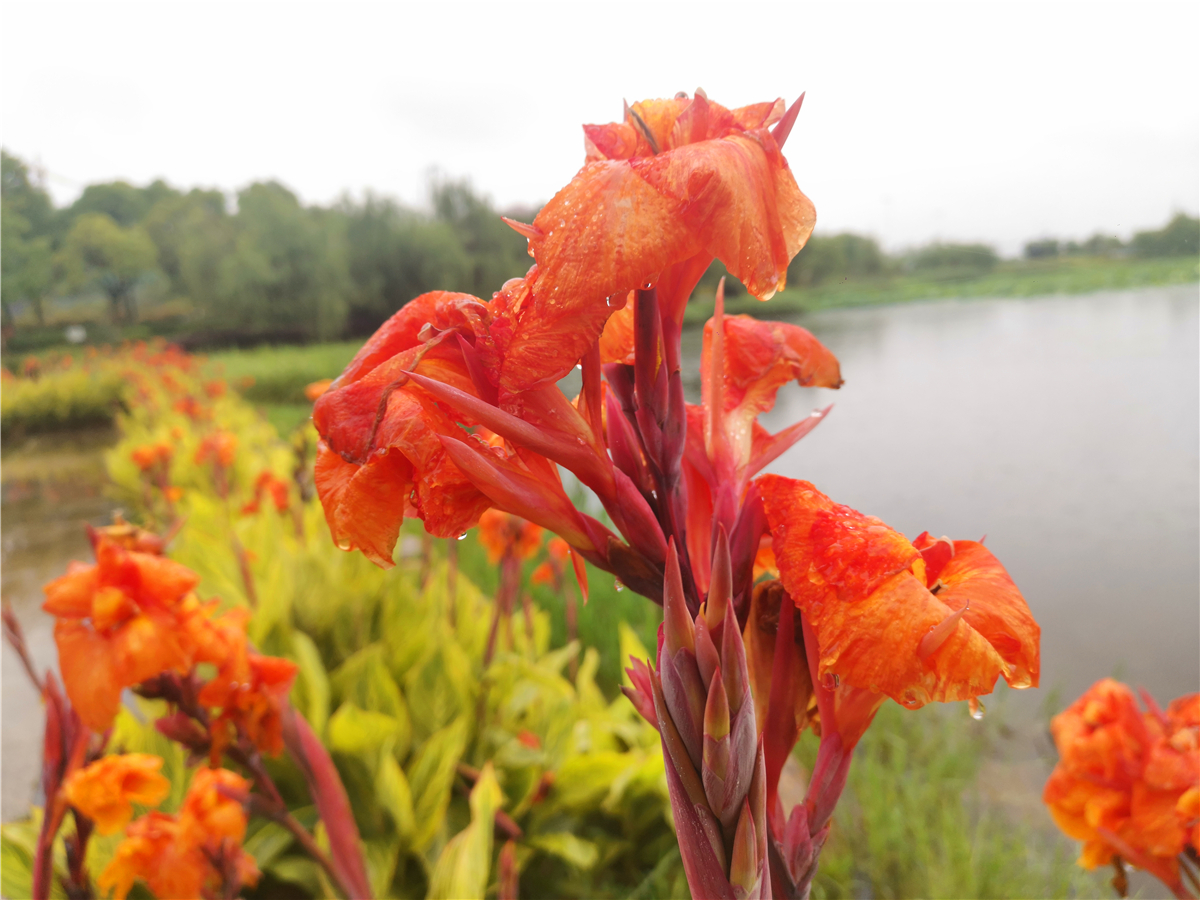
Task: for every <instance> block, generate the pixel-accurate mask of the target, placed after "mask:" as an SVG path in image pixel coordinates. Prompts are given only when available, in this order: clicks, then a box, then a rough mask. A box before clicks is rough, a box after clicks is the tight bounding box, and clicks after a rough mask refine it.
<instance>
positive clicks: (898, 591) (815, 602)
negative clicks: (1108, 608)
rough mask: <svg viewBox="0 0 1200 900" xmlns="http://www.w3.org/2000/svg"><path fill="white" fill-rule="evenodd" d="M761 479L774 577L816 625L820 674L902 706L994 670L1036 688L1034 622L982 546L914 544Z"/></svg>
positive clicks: (983, 679) (964, 686) (965, 690)
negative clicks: (777, 576)
mask: <svg viewBox="0 0 1200 900" xmlns="http://www.w3.org/2000/svg"><path fill="white" fill-rule="evenodd" d="M759 484H760V488H761V492H762V498H763V503H764V505H765V507H766V513H767V518H768V521H769V522H770V527H771V534H772V545H773V549H774V553H775V559H776V561H777V563H778V565H779V572H780V577H781V578H782V580H783V584H784V586H785V587H786V588H787V590H788V593H789V594H791V596H792V599H793V600H794V601H795V604H796V606H797V607H799V608H800V609H801V610H803V611H804V613H805V615H806V616H807V618H808V620H809V622H810V623H811V625H812V628H813V630H814V632H815V633H816V637H817V639H818V643H819V645H820V652H821V655H820V664H819V674H820V676H821V677H822V678H825V677H830V678H833V677H834V676H836V679H837V680H838V681H839V682H840V683H844V684H846V685H849V686H851V687H855V688H860V689H863V690H868V691H871V692H875V693H882V694H887V695H888V696H889V697H891V698H892V699H894V700H896V701H897V702H899V703H902V704H903V705H904V706H907V707H909V708H910V709H915V708H917V707H919V706H923V705H924V704H926V703H929V702H931V701H940V702H945V701H949V700H967V699H973V698H975V697H978V696H979V695H980V694H987V693H989V692H991V690H992V689H993V687H994V686H995V683H996V679H997V678H998V677H999V676H1001V675H1003V676H1004V678H1005V680H1006V681H1008V683H1009V684H1010V685H1012V686H1013V687H1018V688H1021V687H1031V686H1036V684H1037V680H1038V660H1039V657H1038V642H1039V638H1040V629H1039V628H1038V625H1037V623H1036V622H1035V621H1034V620H1033V616H1032V615H1031V614H1030V612H1029V607H1028V606H1027V605H1026V603H1025V600H1024V598H1023V597H1022V596H1021V593H1020V591H1019V590H1017V587H1016V585H1014V584H1013V582H1012V579H1010V578H1009V577H1008V574H1007V573H1006V572H1005V571H1004V568H1003V566H1001V565H1000V563H999V561H998V560H997V559H996V558H995V557H994V556H992V554H991V553H989V552H988V551H987V550H985V549H984V548H983V546H982V545H981V544H977V543H975V542H973V541H954V542H949V541H946V542H945V544H944V545H942V544H941V543H940V542H935V543H937V544H938V546H937V547H933V548H932V549H930V548H929V547H928V546H927V548H926V549H925V550H922V549H919V548H918V547H917V546H914V545H913V544H912V543H910V542H909V541H908V540H906V539H905V537H904V536H903V535H902V534H900V533H899V532H896V531H893V530H892V529H890V528H888V527H887V526H886V525H884V524H883V523H882V522H881V521H879V520H878V519H876V518H874V517H871V516H864V515H863V514H862V513H860V512H857V511H856V510H853V509H850V508H849V507H847V506H842V505H841V504H837V503H834V502H833V501H831V500H830V499H829V498H828V497H826V496H825V495H824V494H822V493H821V492H820V491H818V490H817V489H816V488H814V487H813V486H812V485H811V484H809V483H808V482H806V481H794V480H792V479H790V478H783V477H781V476H778V475H765V476H763V478H762V479H761V480H760V482H759ZM922 543H923V544H928V540H927V536H924V535H923V536H922ZM927 557H928V560H927ZM930 571H935V573H936V574H935V577H934V579H933V581H932V582H931V581H930V579H929V577H928V573H929V572H930ZM939 581H940V582H941V583H940V584H939V583H938V582H939Z"/></svg>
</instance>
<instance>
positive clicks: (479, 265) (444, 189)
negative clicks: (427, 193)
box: [433, 181, 533, 300]
mask: <svg viewBox="0 0 1200 900" xmlns="http://www.w3.org/2000/svg"><path fill="white" fill-rule="evenodd" d="M433 210H434V216H435V217H436V219H437V220H438V221H439V222H444V223H445V224H446V225H448V226H450V227H451V228H452V229H453V230H454V233H455V234H456V235H457V236H458V239H459V241H460V242H461V243H462V247H463V250H464V251H466V254H467V256H468V258H469V259H470V271H469V273H468V278H467V283H466V284H464V285H463V286H462V288H461V289H462V290H464V291H468V292H470V293H472V294H475V295H476V296H478V297H482V298H484V299H485V300H486V299H488V298H490V297H491V296H492V294H493V293H494V292H495V291H498V290H500V286H501V285H502V284H503V283H504V282H505V281H507V280H508V279H510V278H516V277H519V276H521V275H524V274H525V272H526V271H527V270H528V269H529V267H530V265H532V263H533V260H531V259H530V258H529V253H528V243H527V241H526V240H525V238H523V237H521V236H520V235H519V234H517V233H516V232H515V231H513V230H512V229H511V228H509V227H508V226H507V225H505V224H504V222H503V221H502V220H501V219H500V216H499V214H498V213H497V212H496V210H495V209H494V208H493V207H492V205H491V203H490V202H489V201H488V200H487V199H486V198H484V197H481V196H479V195H478V194H476V193H475V192H474V190H472V188H471V186H470V184H468V183H467V182H465V181H445V182H441V183H439V184H435V185H434V187H433Z"/></svg>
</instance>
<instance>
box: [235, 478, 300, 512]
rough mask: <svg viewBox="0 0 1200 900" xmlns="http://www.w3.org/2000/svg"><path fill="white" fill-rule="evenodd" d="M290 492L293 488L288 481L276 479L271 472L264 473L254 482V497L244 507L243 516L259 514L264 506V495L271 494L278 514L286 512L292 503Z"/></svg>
mask: <svg viewBox="0 0 1200 900" xmlns="http://www.w3.org/2000/svg"><path fill="white" fill-rule="evenodd" d="M290 491H291V488H290V487H289V486H288V483H287V482H286V481H284V480H283V479H281V478H276V477H275V475H274V474H273V473H271V472H269V471H267V472H262V473H261V474H260V475H259V476H258V478H257V479H255V481H254V496H253V497H252V498H251V499H250V501H249V502H248V503H246V504H245V505H244V506H243V507H242V515H250V514H252V513H256V512H258V510H259V508H260V507H261V506H262V498H263V494H264V493H266V494H270V496H271V502H272V503H273V504H274V505H275V510H276V511H277V512H286V511H287V508H288V505H289V504H290V502H291V498H290V496H289V493H290Z"/></svg>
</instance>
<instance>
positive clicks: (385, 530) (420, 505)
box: [313, 291, 490, 567]
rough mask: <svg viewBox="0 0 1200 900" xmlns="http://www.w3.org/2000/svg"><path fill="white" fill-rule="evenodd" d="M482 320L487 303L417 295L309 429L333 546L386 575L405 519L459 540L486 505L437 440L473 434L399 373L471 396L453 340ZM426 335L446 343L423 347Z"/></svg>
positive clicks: (442, 294)
mask: <svg viewBox="0 0 1200 900" xmlns="http://www.w3.org/2000/svg"><path fill="white" fill-rule="evenodd" d="M486 315H487V309H486V306H485V305H484V303H483V301H481V300H479V299H477V298H475V297H471V296H470V295H468V294H456V293H451V292H449V291H435V292H433V293H430V294H424V295H422V296H420V297H417V298H416V299H415V300H412V301H410V302H409V303H407V304H406V305H405V306H404V307H403V308H402V309H401V310H400V311H399V312H397V313H396V314H395V315H394V316H392V318H391V319H389V320H388V321H387V322H386V323H384V325H383V326H382V327H381V328H380V329H379V331H377V332H376V333H375V335H374V336H373V337H372V338H371V339H370V340H369V341H367V343H366V344H365V345H364V346H363V348H362V349H361V350H360V351H359V352H358V354H357V355H356V356H355V357H354V359H353V360H352V361H351V362H350V365H349V366H347V367H346V370H345V371H344V372H343V373H342V374H341V376H340V377H339V378H337V379H336V380H335V381H334V382H333V384H331V385H330V387H329V390H328V391H326V392H325V393H324V394H322V395H321V396H320V397H319V398H318V399H317V401H316V403H315V404H314V406H313V424H314V425H315V426H316V428H317V431H318V432H319V433H320V434H321V437H322V440H321V442H320V443H319V444H318V448H317V462H316V471H315V481H316V487H317V493H318V494H319V495H320V497H321V503H322V505H323V506H324V508H325V517H326V520H327V521H328V523H329V529H330V531H331V532H332V534H333V537H334V540H335V542H336V543H337V544H338V546H340V547H343V548H344V549H350V548H352V547H357V548H358V549H360V550H362V552H363V553H364V554H365V555H366V556H367V557H368V558H369V559H371V560H372V561H373V562H375V563H376V564H378V565H381V566H385V567H390V566H391V565H392V551H393V549H394V548H395V545H396V540H397V538H398V537H399V533H400V524H401V522H402V521H403V519H404V517H405V516H406V515H408V516H419V517H420V518H422V519H423V520H424V522H425V527H426V529H427V530H428V531H429V532H430V534H433V535H436V536H438V537H457V536H458V535H460V534H462V533H463V532H465V531H466V530H467V529H468V528H469V527H471V526H472V525H473V524H475V522H476V521H477V520H478V518H479V514H480V513H481V512H482V511H483V510H484V509H486V508H487V507H488V506H489V505H490V504H489V503H488V500H487V498H486V497H484V495H483V494H481V493H480V492H479V490H478V489H477V488H476V487H474V485H472V484H471V482H470V481H469V480H468V479H467V477H466V476H465V475H464V474H463V473H462V471H461V470H460V469H459V468H458V467H457V466H456V465H455V463H454V462H453V461H452V460H451V458H450V456H449V455H448V453H447V451H446V448H445V447H444V446H443V444H442V441H441V439H440V437H439V436H440V435H456V436H459V438H460V439H466V438H468V437H469V435H467V434H466V433H465V432H464V431H463V430H462V429H461V428H460V427H459V425H458V421H457V419H456V417H454V416H451V415H449V414H448V413H447V412H446V411H445V409H444V408H443V407H442V406H441V404H439V403H438V402H437V401H436V400H435V399H434V398H433V397H432V396H430V395H429V394H428V393H427V392H426V391H424V390H422V389H421V388H420V387H418V386H416V385H415V384H413V383H411V382H410V381H406V374H405V373H406V372H408V371H409V370H411V369H416V370H417V371H421V372H426V373H429V374H431V375H433V376H436V377H437V378H438V379H439V380H441V381H444V382H447V383H449V384H452V385H454V386H455V387H457V388H459V389H460V390H464V391H468V392H471V393H472V394H474V392H475V387H474V384H473V381H472V379H471V375H470V373H469V372H468V370H467V366H466V363H465V361H464V358H463V355H462V351H461V349H460V348H459V345H458V344H457V343H456V342H455V341H454V340H453V338H454V336H455V334H456V333H458V330H459V329H462V330H466V331H467V333H468V334H471V335H474V334H475V325H476V323H479V322H481V321H482V318H483V317H485V316H486ZM481 328H482V326H481ZM484 330H486V329H484ZM423 333H424V334H425V335H428V336H429V337H430V338H432V337H434V336H436V335H437V334H442V335H444V336H445V337H446V338H449V339H450V340H440V339H439V340H436V341H434V340H431V344H432V346H431V345H427V344H426V340H425V337H423ZM470 424H473V423H470Z"/></svg>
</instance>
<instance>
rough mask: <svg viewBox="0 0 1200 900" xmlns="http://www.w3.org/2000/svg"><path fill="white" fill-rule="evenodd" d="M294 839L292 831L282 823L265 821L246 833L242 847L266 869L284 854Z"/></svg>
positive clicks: (259, 865)
mask: <svg viewBox="0 0 1200 900" xmlns="http://www.w3.org/2000/svg"><path fill="white" fill-rule="evenodd" d="M294 840H295V838H293V837H292V833H291V832H290V831H288V830H287V829H286V828H284V827H283V826H282V825H280V824H278V823H276V822H264V823H263V824H262V826H261V827H259V828H257V829H255V830H254V831H252V832H250V833H248V834H247V835H246V840H245V841H244V842H243V843H242V848H243V849H244V850H245V851H246V852H247V853H249V854H250V855H251V856H253V857H254V861H255V862H256V863H258V867H259V868H260V869H263V870H266V869H267V868H268V867H269V866H270V865H272V864H273V863H274V862H275V860H277V859H279V858H280V857H281V856H283V854H284V852H285V851H286V850H287V849H288V847H290V846H291V845H292V842H293V841H294Z"/></svg>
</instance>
